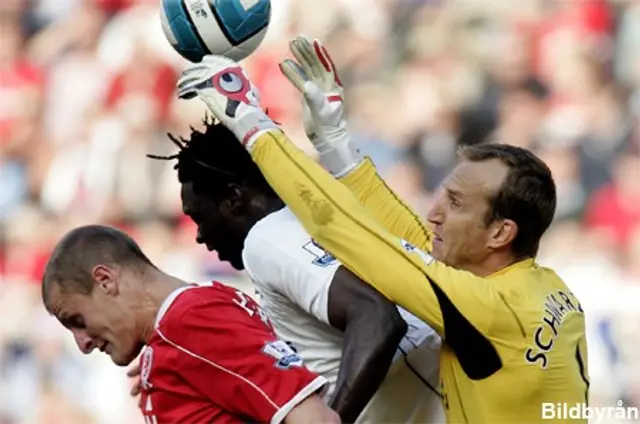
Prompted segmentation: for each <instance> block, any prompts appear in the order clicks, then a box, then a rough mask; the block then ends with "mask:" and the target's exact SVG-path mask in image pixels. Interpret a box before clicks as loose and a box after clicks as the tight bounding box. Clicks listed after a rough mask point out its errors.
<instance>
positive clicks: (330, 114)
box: [280, 36, 362, 178]
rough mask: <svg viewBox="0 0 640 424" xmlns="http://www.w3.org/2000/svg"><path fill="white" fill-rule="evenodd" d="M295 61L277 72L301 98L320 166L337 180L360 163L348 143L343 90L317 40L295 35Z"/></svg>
mask: <svg viewBox="0 0 640 424" xmlns="http://www.w3.org/2000/svg"><path fill="white" fill-rule="evenodd" d="M289 48H290V50H291V53H292V54H293V56H294V57H295V59H296V61H297V62H295V61H293V60H291V59H286V60H284V61H283V62H282V63H280V69H281V70H282V73H283V74H284V75H285V76H286V77H287V79H288V80H289V81H290V82H291V83H292V84H293V85H294V86H295V87H296V89H297V90H298V91H300V93H302V95H303V100H302V110H303V122H304V128H305V132H306V133H307V137H308V138H309V140H310V141H311V143H312V144H313V145H314V147H315V148H316V150H317V151H318V155H319V159H320V163H321V164H322V165H323V166H324V167H325V168H326V169H327V171H329V172H330V173H331V174H332V175H333V176H334V177H337V178H340V177H342V176H344V175H346V174H347V173H349V172H350V171H351V170H352V169H354V168H355V167H357V166H358V164H359V163H360V162H361V161H362V156H361V155H360V152H359V151H358V150H357V149H356V148H355V146H354V145H353V143H352V141H351V137H350V135H349V131H348V128H347V121H346V119H345V116H344V115H345V114H344V90H343V88H342V82H341V81H340V77H339V76H338V73H337V71H336V67H335V65H334V63H333V60H332V59H331V56H329V53H328V52H327V49H326V48H325V47H324V46H323V45H322V44H321V43H320V42H319V41H318V40H314V41H311V40H309V39H308V38H306V37H304V36H298V37H297V38H296V39H295V40H293V41H291V42H290V43H289Z"/></svg>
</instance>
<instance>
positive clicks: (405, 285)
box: [178, 56, 524, 378]
mask: <svg viewBox="0 0 640 424" xmlns="http://www.w3.org/2000/svg"><path fill="white" fill-rule="evenodd" d="M238 74H240V75H241V76H242V78H240V77H238V78H240V80H242V81H244V82H242V84H244V85H243V87H244V86H247V89H248V90H250V93H251V96H250V97H247V95H246V94H245V95H244V96H243V97H242V99H241V100H242V101H240V100H237V99H236V98H237V96H236V95H235V94H234V93H229V91H228V90H225V89H224V87H215V86H214V87H211V85H210V84H209V81H211V79H212V78H213V79H214V80H216V79H217V78H218V79H220V80H222V78H223V77H224V78H227V79H233V76H234V75H238ZM178 86H179V95H180V96H181V97H183V98H188V97H192V96H194V95H196V96H199V97H200V98H201V99H202V100H203V101H204V102H205V103H206V104H207V105H208V106H209V110H210V111H211V112H212V113H213V114H214V115H215V116H216V117H217V118H218V119H219V120H220V121H221V123H222V124H223V125H225V126H227V127H228V128H229V129H230V130H231V131H232V132H234V134H235V135H236V137H237V138H238V140H240V141H241V142H242V144H243V145H244V146H245V148H246V149H247V150H248V151H249V153H250V155H251V157H252V159H253V160H254V162H255V163H256V164H257V165H258V167H259V168H260V170H261V171H262V173H263V175H264V176H265V178H266V180H267V181H268V182H269V184H270V185H271V187H273V188H274V190H275V191H276V192H277V193H278V195H279V196H280V198H281V199H282V200H283V201H284V202H285V203H286V204H287V205H288V206H289V207H290V209H291V210H292V211H293V212H294V213H295V215H296V216H297V217H298V218H299V219H300V221H301V222H302V224H303V225H304V227H305V229H306V230H307V232H308V233H309V235H310V236H311V237H313V238H314V239H315V240H316V241H317V242H318V243H319V244H320V245H321V246H323V247H325V248H326V249H327V250H329V251H330V252H331V253H333V254H334V255H335V256H336V257H337V258H338V259H339V260H340V261H341V262H342V263H343V264H344V265H345V266H346V267H347V268H348V269H350V270H351V271H352V272H353V273H354V274H356V275H357V276H358V277H360V278H361V279H362V280H363V281H366V282H367V283H369V284H371V285H372V286H374V287H375V288H376V289H377V290H378V291H379V292H381V293H383V294H384V295H385V296H386V297H388V298H389V299H391V300H392V301H393V302H395V303H397V304H398V305H400V306H402V307H403V308H405V309H406V310H408V311H409V312H411V313H413V314H414V315H416V316H418V317H419V318H420V319H422V320H423V321H425V322H426V323H427V324H429V325H430V326H431V327H432V328H433V329H434V330H436V331H437V332H438V333H439V334H440V335H442V336H443V338H444V339H445V341H446V342H447V344H448V345H449V346H451V347H452V348H453V349H454V350H455V351H456V354H457V356H458V359H461V362H462V359H463V357H464V356H466V358H464V361H465V362H467V361H470V364H473V362H474V360H473V357H472V356H477V355H482V357H483V358H484V360H483V361H482V362H483V365H482V369H481V370H472V371H469V372H468V374H469V375H470V376H471V377H472V378H474V377H479V376H487V375H490V373H492V372H495V370H496V369H498V368H499V367H500V366H501V365H502V364H501V362H500V361H501V359H500V358H499V356H498V354H497V351H496V349H495V347H494V346H493V345H492V344H491V342H490V339H491V338H495V339H499V340H503V337H504V336H505V332H513V331H516V332H518V334H521V331H520V329H521V326H520V325H519V322H517V319H516V317H515V315H514V314H513V313H512V312H511V309H510V308H509V307H508V305H506V304H505V302H504V300H503V299H502V298H501V297H500V295H499V294H498V292H497V291H496V290H495V287H494V284H495V282H494V281H492V283H493V284H490V283H489V282H488V281H487V280H486V279H482V278H478V277H476V276H474V275H472V274H471V273H468V272H465V271H459V270H455V269H453V268H450V267H447V266H445V265H444V264H442V263H439V262H437V261H435V260H434V259H433V258H432V257H431V256H430V255H428V254H426V253H424V252H423V251H420V250H417V249H415V248H413V247H412V246H409V245H407V244H406V242H403V241H402V240H401V239H399V238H398V237H395V236H393V235H391V234H390V233H389V232H388V231H387V230H386V229H385V228H384V227H382V226H381V225H380V223H379V222H377V221H376V220H375V219H374V218H373V217H372V216H371V215H370V214H369V213H368V212H367V211H366V209H364V206H363V205H362V204H361V203H360V202H358V200H357V199H356V198H355V197H354V195H353V193H351V191H350V190H349V189H348V188H347V187H345V186H344V185H343V184H342V183H340V182H339V181H337V180H336V179H335V178H333V177H332V176H331V175H330V174H328V173H327V172H326V171H325V170H324V169H323V168H322V167H321V166H320V165H319V164H318V163H316V162H315V161H313V160H312V159H310V158H309V157H307V156H306V155H305V154H304V153H303V152H302V151H301V150H300V149H298V148H297V147H296V146H295V145H294V144H293V143H292V142H291V141H290V140H289V139H288V138H287V137H286V135H285V134H284V133H283V132H282V131H281V130H279V129H277V126H276V124H275V123H274V122H273V121H272V120H271V119H270V118H269V117H268V116H267V115H266V114H265V113H264V111H263V110H261V109H260V106H259V104H258V103H257V97H258V96H257V90H256V89H255V87H253V85H252V84H251V82H250V81H249V80H248V78H247V76H246V73H245V72H244V70H242V68H241V67H240V66H239V65H238V64H236V63H234V62H232V61H230V60H229V59H227V58H222V57H214V56H207V57H205V59H203V62H202V63H200V64H195V65H192V66H190V67H189V68H188V69H187V70H186V71H185V72H184V73H183V77H182V78H181V79H180V81H179V83H178ZM445 330H446V331H445ZM508 336H509V337H511V336H513V334H508ZM523 336H524V335H523ZM475 362H478V361H475ZM470 366H471V365H470ZM464 367H465V366H464V365H463V368H464ZM487 373H489V374H487Z"/></svg>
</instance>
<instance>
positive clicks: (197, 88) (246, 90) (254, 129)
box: [178, 55, 278, 150]
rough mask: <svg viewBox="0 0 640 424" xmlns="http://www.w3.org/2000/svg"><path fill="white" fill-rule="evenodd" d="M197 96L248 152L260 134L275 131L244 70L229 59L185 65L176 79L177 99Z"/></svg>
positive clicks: (210, 57)
mask: <svg viewBox="0 0 640 424" xmlns="http://www.w3.org/2000/svg"><path fill="white" fill-rule="evenodd" d="M196 96H197V97H199V98H200V99H201V100H202V101H203V102H204V103H205V104H206V105H207V107H208V108H209V110H210V111H211V113H213V115H214V116H215V117H216V118H217V119H218V121H220V123H222V125H224V126H226V127H227V128H228V129H229V130H230V131H231V132H233V133H234V134H235V136H236V137H237V138H238V140H240V141H241V142H242V144H243V145H244V146H245V147H246V148H247V150H251V148H252V146H253V143H254V142H255V141H256V140H257V139H258V137H260V136H261V135H262V134H264V133H265V132H267V131H272V130H277V129H278V127H277V125H276V124H275V123H274V122H273V121H272V120H271V118H269V117H268V116H267V114H266V113H265V112H264V111H263V110H262V108H261V107H260V100H259V92H258V90H257V88H256V87H255V86H254V85H253V83H252V82H251V81H250V80H249V78H248V76H247V73H246V71H245V70H244V69H243V68H242V67H241V66H240V65H239V64H238V63H236V62H234V61H233V60H231V59H228V58H226V57H223V56H213V55H207V56H205V57H204V58H203V59H202V61H201V62H199V63H195V64H190V65H188V66H187V68H186V69H185V70H184V71H183V72H182V76H181V78H180V79H179V80H178V97H180V98H181V99H191V98H194V97H196Z"/></svg>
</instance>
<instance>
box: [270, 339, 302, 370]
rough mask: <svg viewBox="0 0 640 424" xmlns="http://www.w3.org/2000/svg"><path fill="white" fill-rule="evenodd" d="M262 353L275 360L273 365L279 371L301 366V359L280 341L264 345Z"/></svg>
mask: <svg viewBox="0 0 640 424" xmlns="http://www.w3.org/2000/svg"><path fill="white" fill-rule="evenodd" d="M262 352H263V353H265V354H266V355H269V356H271V357H272V358H274V359H275V360H276V362H275V363H274V364H273V365H275V366H276V367H278V368H281V369H289V368H291V367H300V366H302V358H300V356H299V355H298V354H297V353H296V352H295V351H294V350H293V349H292V348H291V346H289V345H288V344H287V343H285V342H283V341H282V340H277V341H275V342H270V343H267V344H266V345H264V347H263V348H262Z"/></svg>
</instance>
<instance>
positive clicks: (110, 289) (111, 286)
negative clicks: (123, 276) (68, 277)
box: [91, 264, 118, 296]
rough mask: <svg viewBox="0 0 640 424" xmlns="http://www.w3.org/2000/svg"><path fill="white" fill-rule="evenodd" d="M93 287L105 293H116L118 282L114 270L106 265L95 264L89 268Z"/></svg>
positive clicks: (111, 294)
mask: <svg viewBox="0 0 640 424" xmlns="http://www.w3.org/2000/svg"><path fill="white" fill-rule="evenodd" d="M91 277H92V278H93V281H94V284H95V288H96V289H98V290H101V291H102V292H104V293H105V294H107V295H110V296H113V295H116V294H117V293H118V284H117V281H116V275H115V271H114V270H113V269H112V268H110V267H108V266H107V265H102V264H101V265H96V266H94V267H93V269H92V270H91Z"/></svg>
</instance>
